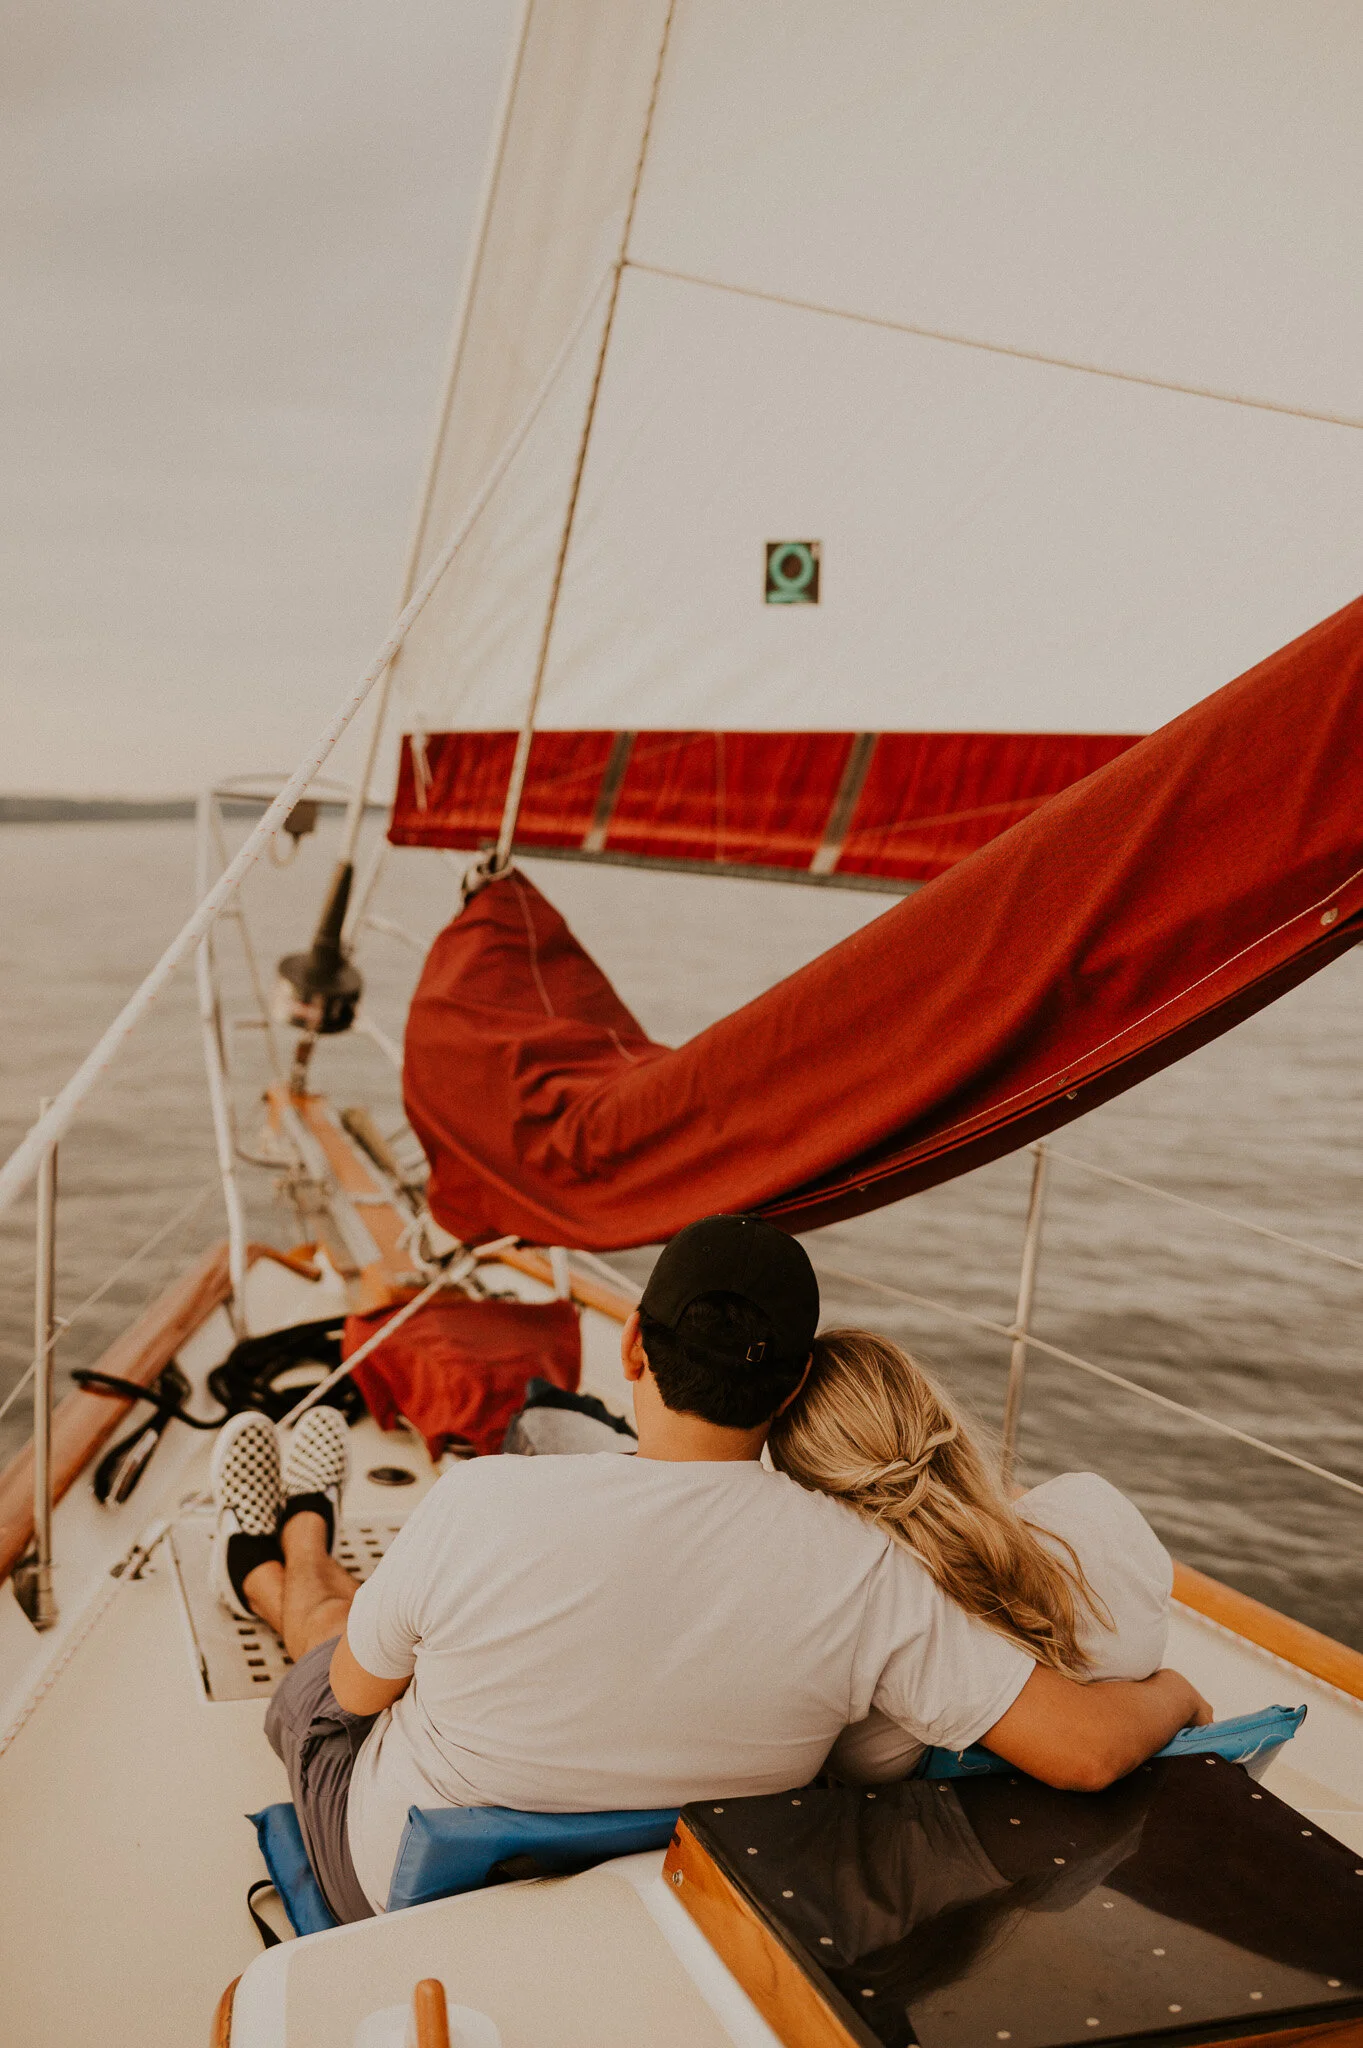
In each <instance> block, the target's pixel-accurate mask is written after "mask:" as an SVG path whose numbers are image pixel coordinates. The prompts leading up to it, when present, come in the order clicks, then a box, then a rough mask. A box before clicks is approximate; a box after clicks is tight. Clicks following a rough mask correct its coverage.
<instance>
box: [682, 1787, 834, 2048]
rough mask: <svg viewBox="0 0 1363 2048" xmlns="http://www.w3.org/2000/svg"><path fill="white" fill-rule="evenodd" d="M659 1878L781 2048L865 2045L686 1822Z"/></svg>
mask: <svg viewBox="0 0 1363 2048" xmlns="http://www.w3.org/2000/svg"><path fill="white" fill-rule="evenodd" d="M663 1875H664V1877H665V1878H666V1879H667V1881H668V1883H669V1884H670V1885H671V1886H672V1887H673V1896H674V1898H676V1899H678V1900H680V1902H681V1904H682V1905H683V1906H684V1907H685V1908H686V1910H687V1912H688V1913H689V1914H690V1915H691V1918H692V1919H693V1920H694V1921H695V1923H696V1925H697V1927H699V1929H700V1931H701V1933H702V1934H703V1935H704V1936H705V1939H706V1940H707V1941H708V1942H709V1944H710V1946H711V1948H712V1949H713V1950H714V1951H715V1954H716V1955H717V1956H719V1957H720V1959H721V1960H722V1961H723V1962H724V1964H725V1965H726V1966H727V1967H728V1968H729V1969H730V1970H732V1972H733V1974H734V1976H735V1977H736V1978H737V1979H738V1981H739V1983H740V1984H741V1985H742V1986H743V1989H744V1990H745V1991H746V1992H747V1994H748V1996H749V1998H750V1999H751V2000H752V2002H753V2004H754V2005H755V2006H756V2007H757V2010H758V2011H759V2012H760V2013H761V2015H762V2017H763V2019H764V2020H765V2021H766V2022H767V2024H768V2026H770V2027H771V2028H772V2029H773V2030H774V2031H775V2033H776V2034H777V2035H778V2036H779V2038H780V2039H781V2040H782V2041H783V2042H784V2043H785V2048H865V2043H866V2040H867V2038H869V2037H868V2036H866V2035H864V2034H854V2033H852V2032H851V2031H850V2030H849V2029H848V2027H847V2026H846V2024H845V2023H844V2021H843V2019H842V2017H841V2015H840V2014H839V2013H838V2012H836V2011H835V2010H834V2008H833V2007H832V2006H831V2005H829V2004H828V2002H827V2000H826V1999H824V1998H822V1997H821V1996H820V1994H819V1993H818V1991H816V1990H815V1988H814V1985H813V1984H812V1983H811V1982H810V1980H809V1978H808V1977H807V1976H806V1975H805V1973H804V1971H803V1970H802V1969H801V1968H800V1966H799V1964H798V1963H797V1962H796V1961H795V1959H794V1957H793V1956H792V1955H791V1953H790V1951H789V1950H788V1949H787V1948H786V1946H785V1944H784V1943H783V1942H782V1941H780V1940H779V1939H778V1937H777V1936H776V1935H775V1934H774V1933H773V1932H772V1930H771V1928H769V1927H768V1926H767V1924H766V1922H765V1921H764V1920H763V1919H761V1918H760V1916H759V1915H758V1914H757V1913H756V1912H755V1911H754V1910H753V1908H752V1907H751V1906H750V1905H749V1904H748V1901H747V1900H746V1899H745V1898H744V1897H743V1895H742V1893H741V1892H740V1891H738V1890H737V1888H736V1887H735V1886H734V1885H733V1884H731V1883H730V1881H729V1879H728V1878H727V1877H726V1876H725V1875H724V1872H723V1871H722V1870H721V1869H720V1868H719V1865H718V1864H717V1863H715V1862H714V1861H713V1859H712V1858H711V1857H710V1856H708V1855H707V1854H706V1852H705V1850H704V1849H703V1848H702V1847H701V1845H700V1843H699V1842H698V1841H697V1840H696V1838H695V1836H694V1835H693V1834H692V1833H691V1830H690V1829H689V1828H688V1827H687V1825H686V1823H685V1821H678V1823H677V1832H676V1833H675V1834H674V1835H673V1837H672V1843H671V1846H670V1848H669V1849H668V1852H667V1856H666V1858H665V1860H664V1862H663Z"/></svg>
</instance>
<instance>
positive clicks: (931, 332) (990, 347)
mask: <svg viewBox="0 0 1363 2048" xmlns="http://www.w3.org/2000/svg"><path fill="white" fill-rule="evenodd" d="M626 261H627V263H628V265H629V268H630V269H631V270H641V271H644V272H646V273H647V275H648V276H650V277H665V278H670V279H671V281H672V282H673V283H674V284H694V285H700V286H701V287H702V288H703V289H704V290H706V291H711V292H727V293H729V295H730V296H731V297H733V298H738V299H759V300H761V302H762V303H763V304H764V305H768V306H789V307H791V308H792V310H793V311H795V312H797V313H822V314H824V315H826V316H827V317H828V318H829V319H832V320H851V321H854V322H855V323H856V325H857V326H859V327H879V328H882V329H884V330H885V331H886V332H888V333H890V334H911V335H913V336H914V338H915V339H916V340H918V341H940V342H944V343H946V344H947V345H948V346H949V347H951V348H972V349H977V350H979V351H980V353H981V354H983V355H990V356H1010V357H1011V358H1012V359H1013V360H1014V361H1015V362H1020V363H1042V364H1044V365H1045V366H1046V368H1047V369H1052V370H1075V371H1077V372H1078V373H1079V374H1080V375H1081V376H1084V377H1107V378H1110V379H1111V381H1112V382H1113V383H1115V384H1140V385H1143V386H1144V387H1145V388H1146V389H1147V390H1149V391H1173V392H1176V393H1177V394H1178V395H1179V396H1180V397H1182V398H1208V399H1211V400H1212V401H1213V402H1214V403H1215V404H1217V405H1241V406H1245V407H1247V408H1248V410H1249V411H1251V412H1280V413H1286V414H1287V416H1288V417H1289V418H1290V419H1295V420H1318V421H1320V423H1321V424H1322V425H1324V426H1327V427H1354V428H1363V419H1360V418H1356V417H1355V416H1354V415H1353V414H1352V413H1345V412H1322V411H1320V410H1318V409H1317V408H1316V407H1314V406H1308V405H1288V404H1286V403H1285V402H1284V401H1283V400H1282V399H1278V398H1252V397H1250V396H1248V395H1247V394H1245V393H1242V392H1235V391H1215V390H1213V389H1212V387H1211V386H1210V385H1208V384H1184V383H1181V382H1179V380H1178V379H1177V378H1174V377H1147V376H1144V375H1142V373H1141V372H1140V371H1139V370H1115V369H1109V368H1108V367H1107V366H1106V365H1104V364H1102V363H1081V362H1077V361H1075V360H1074V359H1073V358H1071V357H1069V356H1053V355H1048V354H1047V353H1046V351H1045V350H1044V349H1036V348H1017V347H1014V346H1013V345H1012V344H1011V343H1009V342H1004V341H981V340H980V339H979V337H978V336H977V335H973V334H953V333H951V332H950V330H949V329H947V328H941V327H920V326H919V325H918V324H917V323H916V322H915V321H912V320H891V319H888V318H887V317H886V316H885V315H883V314H878V313H853V312H850V311H849V310H848V309H847V307H845V306H825V305H822V304H820V303H819V301H818V300H817V299H795V298H789V297H787V296H786V294H785V293H784V292H766V291H762V290H761V289H760V287H758V286H757V285H746V284H729V283H727V282H726V281H725V280H724V279H722V278H715V277H695V276H693V275H692V274H691V272H689V271H686V270H670V269H668V268H667V266H666V265H665V264H662V263H640V262H639V261H638V260H637V258H635V257H633V256H630V257H627V258H626Z"/></svg>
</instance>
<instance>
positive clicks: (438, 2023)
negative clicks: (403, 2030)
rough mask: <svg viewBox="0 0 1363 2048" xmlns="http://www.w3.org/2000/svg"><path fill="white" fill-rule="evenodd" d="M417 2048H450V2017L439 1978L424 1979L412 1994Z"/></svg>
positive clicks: (443, 1988)
mask: <svg viewBox="0 0 1363 2048" xmlns="http://www.w3.org/2000/svg"><path fill="white" fill-rule="evenodd" d="M412 2021H413V2026H414V2031H415V2033H416V2048H450V2015H449V2008H448V2006H447V2005H446V2003H445V1987H444V1985H443V1984H442V1983H441V1981H440V1979H439V1978H438V1977H423V1978H422V1980H421V1982H420V1983H419V1984H418V1985H417V1987H416V1990H415V1991H414V1992H413V1993H412Z"/></svg>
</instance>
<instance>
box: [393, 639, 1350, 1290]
mask: <svg viewBox="0 0 1363 2048" xmlns="http://www.w3.org/2000/svg"><path fill="white" fill-rule="evenodd" d="M1360 761H1363V599H1360V600H1358V601H1357V602H1355V603H1354V604H1352V605H1350V606H1348V607H1347V608H1346V609H1345V610H1344V611H1342V612H1339V613H1337V614H1336V616H1335V617H1334V618H1332V619H1327V620H1326V621H1325V623H1324V624H1323V625H1320V626H1317V627H1315V628H1314V629H1313V630H1312V631H1311V632H1309V633H1306V634H1304V635H1303V636H1302V638H1301V639H1299V640H1296V641H1294V642H1293V643H1292V645H1291V646H1290V647H1286V648H1284V649H1283V650H1282V651H1281V652H1280V653H1278V654H1275V655H1273V656H1271V657H1270V659H1269V660H1267V661H1265V662H1262V663H1260V665H1259V666H1258V667H1257V668H1255V669H1251V670H1250V672H1249V674H1248V675H1245V676H1242V677H1241V678H1240V679H1239V681H1238V682H1234V683H1230V684H1228V685H1227V686H1226V688H1225V689H1223V690H1218V691H1217V692H1216V694H1215V695H1214V696H1211V697H1208V698H1207V699H1206V701H1205V702H1204V703H1201V704H1198V705H1195V706H1194V707H1193V709H1192V710H1191V711H1187V712H1185V713H1184V714H1183V716H1182V717H1181V718H1176V719H1175V720H1174V721H1173V722H1172V724H1170V725H1167V726H1165V727H1164V728H1163V730H1162V731H1160V732H1157V733H1154V734H1152V735H1151V737H1150V738H1149V739H1144V740H1141V741H1140V742H1139V743H1138V744H1137V745H1135V746H1133V747H1129V748H1127V749H1126V750H1125V751H1124V752H1123V753H1121V754H1120V755H1119V756H1118V758H1117V759H1116V760H1114V761H1111V762H1109V763H1108V765H1107V766H1106V767H1103V768H1100V769H1098V770H1097V772H1096V773H1095V774H1092V775H1089V776H1086V777H1085V778H1084V779H1083V780H1082V781H1080V782H1076V783H1073V784H1072V785H1071V786H1070V787H1069V788H1068V789H1066V790H1064V791H1063V792H1062V793H1061V794H1060V795H1059V796H1053V797H1052V798H1051V799H1050V801H1049V802H1048V803H1045V804H1042V805H1041V807H1040V808H1039V809H1038V810H1036V811H1034V812H1033V813H1032V814H1031V816H1030V817H1028V818H1026V819H1024V820H1023V822H1022V823H1020V824H1017V825H1014V826H1012V827H1011V829H1010V830H1008V831H1007V832H1003V833H1000V835H999V836H998V838H996V839H993V840H991V841H990V843H989V844H988V845H987V846H985V847H983V848H981V849H980V851H979V852H977V853H973V854H971V855H970V857H969V858H968V859H967V860H963V861H961V862H959V863H958V864H957V866H955V867H953V868H951V869H950V870H949V871H948V872H947V873H946V874H944V875H939V876H938V878H937V879H936V881H932V882H929V883H928V884H927V886H926V887H925V888H924V889H922V890H921V891H920V892H919V894H918V895H916V896H910V897H909V898H907V900H906V901H904V902H903V903H899V904H896V905H895V907H894V908H893V909H892V910H887V911H886V912H885V914H884V915H883V916H882V917H878V918H876V919H875V921H874V922H873V923H871V924H868V925H866V926H864V927H863V928H862V929H861V930H860V931H857V932H854V933H853V934H852V936H851V937H850V938H848V939H844V940H843V942H842V944H841V945H838V946H834V947H832V948H831V949H830V950H829V951H828V952H827V953H824V954H823V955H822V956H821V957H820V958H819V959H817V960H812V961H811V962H810V963H809V965H808V966H806V967H802V968H801V969H800V970H799V972H798V973H796V974H792V975H790V976H789V977H788V978H787V979H786V980H785V981H783V982H780V983H778V984H777V986H776V987H775V988H771V989H768V990H767V991H766V993H765V994H764V995H761V996H759V997H758V998H757V999H756V1001H754V1002H751V1003H748V1004H746V1005H745V1006H744V1008H742V1009H741V1010H738V1011H736V1012H735V1013H734V1015H733V1016H731V1017H725V1018H723V1019H722V1020H721V1021H720V1022H719V1023H718V1024H713V1025H711V1026H710V1028H709V1029H708V1030H706V1031H702V1032H699V1033H698V1034H697V1036H696V1037H695V1038H693V1039H691V1040H690V1042H689V1043H688V1044H686V1045H684V1046H681V1047H679V1048H678V1049H677V1050H675V1051H673V1050H671V1049H670V1048H668V1047H667V1046H663V1045H658V1044H655V1043H652V1042H651V1041H650V1040H649V1039H648V1038H647V1036H646V1035H645V1033H644V1032H643V1030H642V1029H641V1027H640V1026H639V1024H638V1023H637V1021H636V1020H635V1019H634V1017H632V1016H631V1015H630V1013H629V1011H628V1010H627V1009H626V1008H625V1005H624V1004H623V1003H622V1002H621V1001H620V998H619V997H618V996H617V995H616V993H615V991H614V989H613V988H612V987H611V985H610V983H609V982H608V981H607V979H606V977H605V975H604V974H603V973H602V972H601V969H600V968H599V967H598V966H597V965H596V963H595V962H594V961H593V960H592V959H591V958H590V956H589V955H588V954H587V953H586V952H585V951H584V949H583V948H582V947H581V945H579V943H578V942H577V940H576V939H575V938H574V937H573V935H572V933H571V932H570V931H569V929H568V927H567V925H566V924H565V923H564V920H563V918H562V917H561V916H560V915H559V913H558V912H557V911H556V910H555V909H554V908H553V906H552V905H551V904H549V903H548V902H546V901H545V899H544V897H543V896H541V895H540V894H539V892H538V891H537V890H536V889H534V888H532V886H531V884H530V883H529V882H528V881H527V880H526V878H525V877H524V876H523V875H520V874H517V873H514V872H513V873H511V874H509V875H507V876H506V877H505V878H503V879H502V880H499V881H495V882H493V883H491V884H490V885H489V886H488V887H487V888H485V889H483V890H482V891H481V893H480V894H478V895H476V896H475V897H474V898H473V900H472V902H471V903H470V904H469V906H468V908H467V909H466V910H465V911H464V912H463V913H462V915H460V916H459V917H456V918H455V920H454V922H453V923H452V924H450V925H449V926H447V928H446V929H445V930H444V931H443V932H442V933H441V934H440V936H439V938H437V940H436V941H435V944H434V945H433V946H432V948H431V951H430V955H429V957H428V959H427V961H426V966H425V969H424V971H423V973H422V976H421V981H420V984H419V986H418V988H417V991H416V994H415V996H414V998H413V1000H412V1005H411V1009H410V1011H409V1013H408V1020H407V1044H406V1065H405V1070H404V1091H405V1095H406V1101H407V1113H408V1116H409V1117H410V1119H411V1123H412V1128H413V1130H414V1131H415V1132H416V1134H417V1136H418V1137H419V1138H420V1140H421V1143H422V1145H423V1146H424V1147H425V1151H426V1155H427V1157H428V1158H429V1160H430V1162H431V1169H432V1170H431V1184H430V1190H429V1199H430V1204H431V1210H432V1213H433V1214H434V1216H435V1217H436V1220H437V1221H438V1222H440V1223H442V1224H443V1225H444V1227H445V1228H446V1229H447V1230H450V1231H452V1232H454V1234H455V1235H456V1236H458V1237H462V1238H464V1239H465V1240H466V1241H467V1242H469V1243H477V1242H478V1241H479V1240H480V1238H483V1237H496V1236H500V1235H501V1234H502V1232H504V1231H515V1232H516V1233H517V1234H518V1235H520V1236H522V1237H526V1238H528V1239H529V1240H530V1242H531V1243H532V1244H567V1245H577V1246H579V1247H581V1248H582V1249H583V1250H586V1251H611V1250H617V1249H620V1248H621V1247H624V1246H628V1245H639V1244H652V1243H657V1242H659V1241H660V1240H661V1239H663V1238H667V1237H670V1236H671V1234H672V1233H673V1231H675V1230H679V1229H680V1228H681V1227H682V1225H683V1224H686V1223H690V1222H692V1221H693V1220H694V1219H695V1218H696V1217H697V1216H704V1215H706V1214H708V1213H710V1212H711V1211H714V1210H717V1209H749V1210H751V1209H755V1210H758V1211H759V1212H760V1213H761V1214H763V1215H766V1216H770V1217H772V1218H773V1219H774V1220H775V1221H777V1222H779V1223H782V1224H784V1225H785V1227H786V1228H787V1229H793V1230H808V1229H812V1228H813V1227H814V1226H815V1225H816V1224H824V1223H834V1222H837V1221H839V1220H840V1219H841V1218H843V1217H846V1216H856V1215H859V1214H861V1212H862V1211H863V1210H867V1209H875V1208H878V1207H880V1206H881V1205H882V1204H883V1203H886V1202H893V1201H898V1200H899V1199H900V1197H901V1196H903V1195H908V1194H913V1193H914V1192H916V1190H918V1189H919V1188H927V1187H932V1186H934V1185H935V1184H936V1183H937V1182H939V1181H943V1180H950V1179H951V1178H952V1177H953V1176H954V1175H956V1174H959V1173H965V1172H967V1171H969V1169H970V1168H972V1167H975V1166H979V1165H982V1164H983V1163H984V1161H986V1160H988V1159H994V1158H997V1157H998V1156H999V1155H1000V1154H1001V1153H1004V1152H1011V1151H1013V1150H1015V1149H1016V1148H1017V1147H1019V1146H1021V1145H1025V1144H1026V1143H1028V1141H1029V1140H1031V1139H1033V1138H1038V1137H1041V1136H1043V1135H1044V1134H1045V1133H1046V1132H1047V1131H1053V1130H1057V1129H1059V1128H1060V1127H1061V1126H1062V1125H1064V1124H1066V1123H1068V1122H1069V1121H1070V1119H1071V1118H1073V1117H1077V1116H1082V1115H1084V1114H1085V1112H1086V1111H1088V1110H1091V1109H1093V1108H1095V1107H1096V1106H1097V1105H1098V1104H1099V1103H1101V1102H1106V1101H1108V1100H1110V1098H1111V1097H1112V1096H1114V1095H1118V1094H1120V1093H1121V1091H1122V1090H1123V1089H1125V1088H1130V1087H1132V1086H1133V1085H1134V1083H1136V1082H1137V1081H1141V1080H1144V1079H1145V1077H1146V1076H1147V1075H1149V1074H1154V1073H1158V1072H1159V1070H1160V1069H1161V1068H1162V1067H1166V1066H1168V1065H1169V1064H1170V1063H1171V1062H1172V1061H1173V1060H1176V1059H1181V1058H1182V1057H1183V1056H1184V1054H1185V1053H1189V1052H1192V1051H1193V1050H1194V1049H1195V1048H1196V1047H1197V1046H1200V1045H1205V1044H1206V1042H1207V1041H1208V1039H1211V1038H1215V1037H1216V1036H1217V1034H1218V1032H1222V1031H1226V1030H1228V1029H1229V1028H1230V1027H1231V1026H1232V1025H1233V1024H1237V1023H1239V1022H1240V1020H1241V1019H1242V1018H1244V1017H1249V1016H1252V1015H1253V1013H1254V1012H1255V1011H1256V1010H1259V1009H1261V1008H1262V1007H1263V1006H1264V1004H1266V1003H1270V1002H1272V1001H1273V1000H1274V999H1275V998H1276V997H1278V996H1280V995H1282V994H1283V993H1284V992H1285V991H1286V990H1287V989H1290V988H1293V987H1295V985H1296V984H1297V983H1298V982H1300V981H1304V980H1305V979H1306V977H1307V976H1308V975H1310V974H1314V973H1315V972H1316V971H1317V969H1319V968H1321V967H1323V966H1325V964H1326V962H1327V961H1329V960H1332V959H1333V958H1334V957H1335V955H1336V954H1338V953H1340V952H1342V951H1343V950H1344V949H1345V948H1346V947H1348V946H1352V945H1354V944H1356V943H1357V942H1358V940H1359V939H1360V937H1363V805H1361V804H1360V801H1359V763H1360ZM727 942H729V943H732V939H731V938H730V939H728V940H727ZM725 944H726V933H725V931H724V929H723V925H722V923H717V926H716V931H715V946H716V949H719V948H721V947H723V946H724V945H725Z"/></svg>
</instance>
